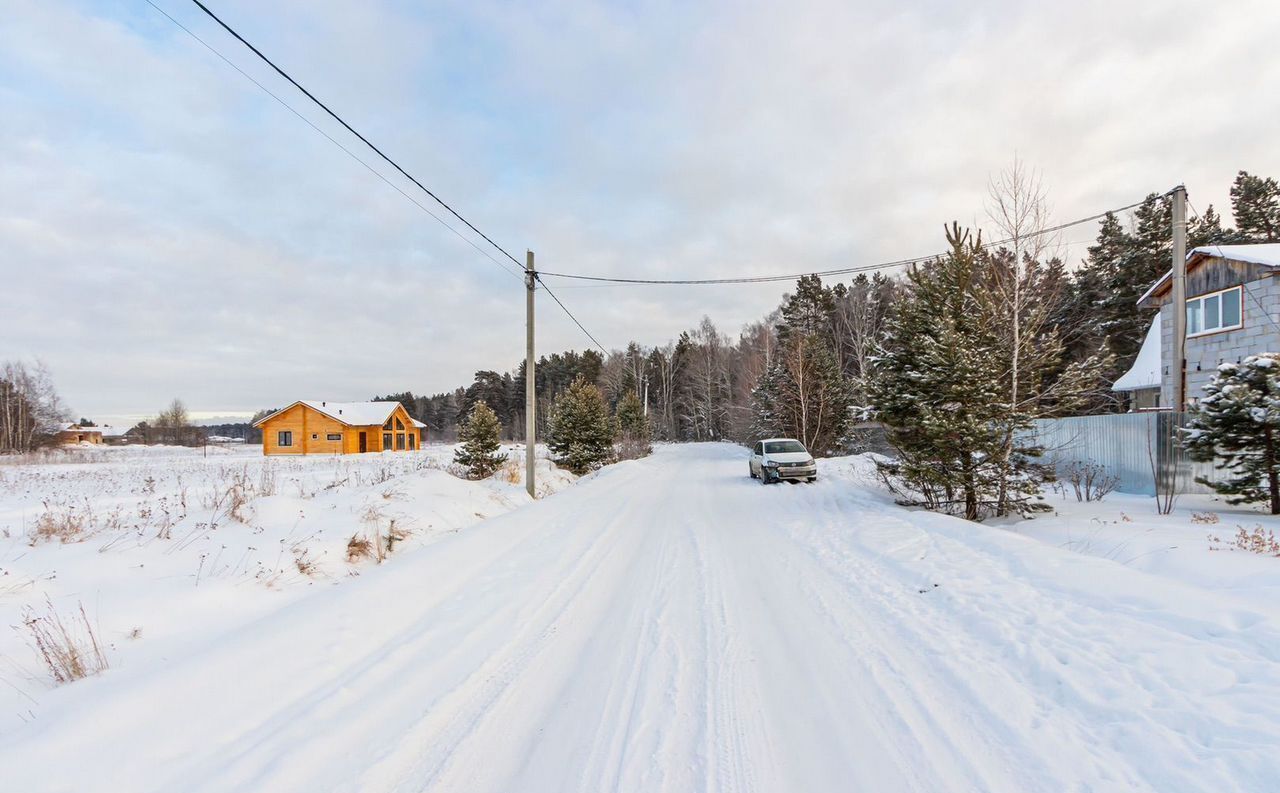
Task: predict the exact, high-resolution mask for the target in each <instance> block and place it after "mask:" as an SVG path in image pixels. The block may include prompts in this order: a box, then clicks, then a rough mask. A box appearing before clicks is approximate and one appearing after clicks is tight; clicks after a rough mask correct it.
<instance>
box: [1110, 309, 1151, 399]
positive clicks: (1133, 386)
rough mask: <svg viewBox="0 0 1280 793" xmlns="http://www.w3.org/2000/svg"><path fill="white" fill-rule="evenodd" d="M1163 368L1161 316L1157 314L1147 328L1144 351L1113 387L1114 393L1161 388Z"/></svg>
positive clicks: (1143, 343)
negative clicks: (1161, 371) (1161, 356)
mask: <svg viewBox="0 0 1280 793" xmlns="http://www.w3.org/2000/svg"><path fill="white" fill-rule="evenodd" d="M1162 366H1163V363H1162V362H1161V358H1160V315H1159V314H1156V317H1155V319H1153V320H1151V327H1150V328H1147V336H1146V338H1144V339H1143V340H1142V349H1140V350H1138V357H1137V358H1136V359H1134V362H1133V366H1130V367H1129V371H1127V372H1125V373H1124V374H1122V375H1120V377H1119V378H1118V379H1117V380H1116V381H1115V383H1114V384H1113V385H1112V386H1111V390H1112V391H1136V390H1137V389H1139V388H1159V387H1160V370H1161V368H1162Z"/></svg>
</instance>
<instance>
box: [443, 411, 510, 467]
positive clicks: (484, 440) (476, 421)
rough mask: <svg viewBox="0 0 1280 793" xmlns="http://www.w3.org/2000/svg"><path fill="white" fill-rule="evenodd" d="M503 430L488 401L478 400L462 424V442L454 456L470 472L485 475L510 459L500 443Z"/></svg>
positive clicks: (460, 438)
mask: <svg viewBox="0 0 1280 793" xmlns="http://www.w3.org/2000/svg"><path fill="white" fill-rule="evenodd" d="M501 430H502V427H501V426H500V425H499V424H498V416H497V414H495V413H494V412H493V409H492V408H490V407H489V406H488V405H487V404H485V403H484V402H477V403H476V405H475V407H473V408H472V409H471V414H470V415H468V416H467V418H466V421H464V422H462V426H460V427H459V428H458V440H459V441H461V442H462V445H461V446H459V447H458V451H457V452H455V453H454V456H453V461H454V462H455V463H457V464H458V465H461V466H462V467H463V468H466V469H467V476H469V477H470V478H472V479H484V478H486V477H487V476H489V475H490V474H492V473H493V472H494V471H496V470H498V468H499V467H501V466H502V464H503V463H505V462H506V461H507V455H505V454H503V453H502V450H501V445H500V443H499V434H500V432H501Z"/></svg>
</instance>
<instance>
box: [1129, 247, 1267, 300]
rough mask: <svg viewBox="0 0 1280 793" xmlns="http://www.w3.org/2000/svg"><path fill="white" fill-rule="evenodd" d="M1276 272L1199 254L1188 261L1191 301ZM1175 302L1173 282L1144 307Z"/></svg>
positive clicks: (1250, 263)
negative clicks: (1198, 296)
mask: <svg viewBox="0 0 1280 793" xmlns="http://www.w3.org/2000/svg"><path fill="white" fill-rule="evenodd" d="M1272 272H1273V271H1272V270H1271V268H1269V267H1266V266H1264V265H1261V264H1254V263H1253V262H1240V261H1236V260H1235V259H1223V258H1220V257H1217V256H1206V255H1204V254H1196V256H1194V257H1193V258H1192V259H1191V261H1189V262H1187V298H1188V299H1190V298H1193V297H1196V296H1197V295H1207V294H1209V293H1210V292H1217V291H1220V290H1222V289H1229V288H1231V287H1233V286H1239V285H1240V284H1244V283H1248V282H1250V281H1256V280H1258V279H1260V278H1265V277H1268V276H1270V275H1271V274H1272ZM1172 299H1173V282H1172V281H1169V282H1168V283H1166V284H1164V285H1163V286H1161V287H1160V290H1159V291H1158V292H1156V293H1155V294H1153V295H1152V296H1151V297H1149V298H1147V299H1146V300H1145V301H1143V305H1142V306H1141V307H1142V308H1156V307H1159V306H1163V305H1164V304H1165V303H1168V302H1169V301H1170V300H1172Z"/></svg>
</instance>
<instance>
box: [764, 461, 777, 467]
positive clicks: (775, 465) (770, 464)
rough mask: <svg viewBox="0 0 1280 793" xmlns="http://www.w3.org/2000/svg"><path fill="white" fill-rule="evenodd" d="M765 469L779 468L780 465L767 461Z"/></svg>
mask: <svg viewBox="0 0 1280 793" xmlns="http://www.w3.org/2000/svg"><path fill="white" fill-rule="evenodd" d="M764 467H765V468H777V467H778V464H777V463H775V462H774V461H773V460H767V461H766V462H765V464H764Z"/></svg>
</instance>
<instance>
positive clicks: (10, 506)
mask: <svg viewBox="0 0 1280 793" xmlns="http://www.w3.org/2000/svg"><path fill="white" fill-rule="evenodd" d="M508 451H509V452H510V453H513V454H517V453H518V454H519V455H523V447H519V448H515V447H510V448H508ZM452 455H453V447H452V446H428V447H427V448H426V449H424V450H422V451H420V452H397V453H389V454H366V455H351V456H345V457H334V456H310V457H272V458H264V457H263V456H262V447H260V446H254V447H245V446H233V447H227V448H221V447H209V448H207V449H187V448H180V447H154V446H152V447H148V446H126V447H118V448H111V447H105V448H104V447H86V446H82V447H77V448H71V449H67V450H55V451H54V452H53V453H51V454H46V455H42V456H41V457H40V458H38V459H40V460H43V461H47V462H44V463H43V464H37V465H19V464H15V463H14V458H0V626H2V627H0V732H2V731H4V730H8V729H12V728H13V727H15V726H16V725H20V724H21V723H22V722H24V721H31V720H38V719H40V718H41V703H42V700H43V699H44V696H45V692H46V691H47V689H48V685H47V682H46V681H47V678H48V674H47V672H46V670H45V669H44V668H43V665H42V664H41V662H40V661H39V659H38V658H37V656H36V655H35V654H34V652H33V651H32V648H31V647H30V646H29V644H30V636H29V634H28V632H27V631H26V630H24V629H21V628H20V627H15V628H14V629H13V630H9V626H20V625H21V623H22V620H23V616H24V614H28V613H30V611H29V610H30V609H34V610H35V612H36V613H37V614H43V613H45V612H46V611H47V608H48V604H49V603H52V605H53V606H54V608H55V609H56V610H57V611H58V613H59V614H60V615H62V616H63V617H64V618H70V617H72V616H73V615H74V614H75V613H76V612H77V611H78V607H79V605H80V604H83V605H84V608H85V613H86V614H87V615H88V616H89V618H90V620H91V621H92V622H94V623H95V624H96V626H97V627H98V633H99V636H100V638H101V639H102V640H103V642H104V643H106V645H107V656H108V660H109V662H110V663H111V664H112V665H113V666H128V665H129V664H130V663H132V661H133V659H134V658H135V657H137V658H149V657H153V656H157V655H165V656H168V655H180V654H182V653H183V652H186V651H187V650H186V648H188V647H189V646H191V645H192V644H193V643H200V642H205V641H208V640H210V639H213V638H218V637H222V636H224V635H225V634H227V633H229V632H234V631H235V630H237V629H239V628H240V627H241V626H243V625H244V624H245V623H246V622H249V621H251V620H254V619H257V618H260V617H262V616H263V615H265V614H267V613H270V612H271V611H273V610H275V609H279V608H282V607H284V606H286V605H288V604H290V603H293V602H294V601H296V600H298V599H300V598H304V597H307V596H309V595H311V594H313V593H314V592H315V590H316V589H317V588H319V589H324V588H327V587H329V586H331V585H336V584H341V583H343V582H344V581H346V580H348V579H350V578H351V577H353V576H358V575H362V574H364V573H367V572H368V571H369V570H370V568H371V567H374V566H376V565H377V563H378V562H377V559H376V558H371V556H362V557H359V558H357V559H355V560H351V559H349V557H348V542H349V541H350V539H351V538H352V537H356V538H357V539H365V540H368V541H369V542H370V548H369V553H370V554H371V555H372V557H376V556H378V555H379V548H380V547H381V555H382V556H384V557H385V561H386V562H387V563H388V564H390V563H393V562H394V561H397V560H398V557H399V556H400V555H401V554H402V553H403V552H405V551H408V550H411V549H413V548H418V547H421V546H423V545H427V544H430V543H432V542H435V541H436V540H438V539H439V538H440V537H442V536H445V535H447V534H448V533H450V532H454V531H458V530H459V529H463V528H466V527H468V526H471V525H474V524H475V523H477V522H479V521H481V520H483V519H485V518H488V517H492V516H494V515H499V514H502V513H504V512H507V511H509V510H511V509H513V508H515V507H518V506H520V505H523V504H527V503H529V501H530V499H529V497H528V495H527V494H526V493H525V491H524V484H523V481H524V480H523V473H524V469H523V466H522V465H515V466H512V468H511V470H510V471H509V472H507V471H504V472H502V473H500V474H499V475H498V476H496V477H495V478H493V479H490V480H486V481H484V482H470V481H466V480H463V479H459V478H458V477H456V476H453V475H451V474H450V473H448V472H447V469H448V467H449V464H450V462H451V460H452ZM538 462H539V469H540V477H539V485H540V488H541V489H542V491H543V492H546V493H551V492H554V491H555V490H558V489H560V488H562V487H564V486H565V485H566V484H568V483H570V482H571V481H572V480H573V477H572V476H571V475H569V474H568V473H566V472H563V471H560V470H559V469H555V468H553V467H552V466H551V465H550V463H549V461H547V460H539V461H538ZM239 502H243V503H239ZM42 532H45V533H50V534H51V536H43V535H42ZM393 534H394V538H393V539H390V540H388V539H387V538H388V537H391V536H392V535H393ZM60 535H65V537H64V536H60ZM64 540H65V541H64ZM46 599H47V600H46ZM69 623H70V620H69ZM0 776H2V775H0ZM3 787H4V786H3V785H0V789H3Z"/></svg>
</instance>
